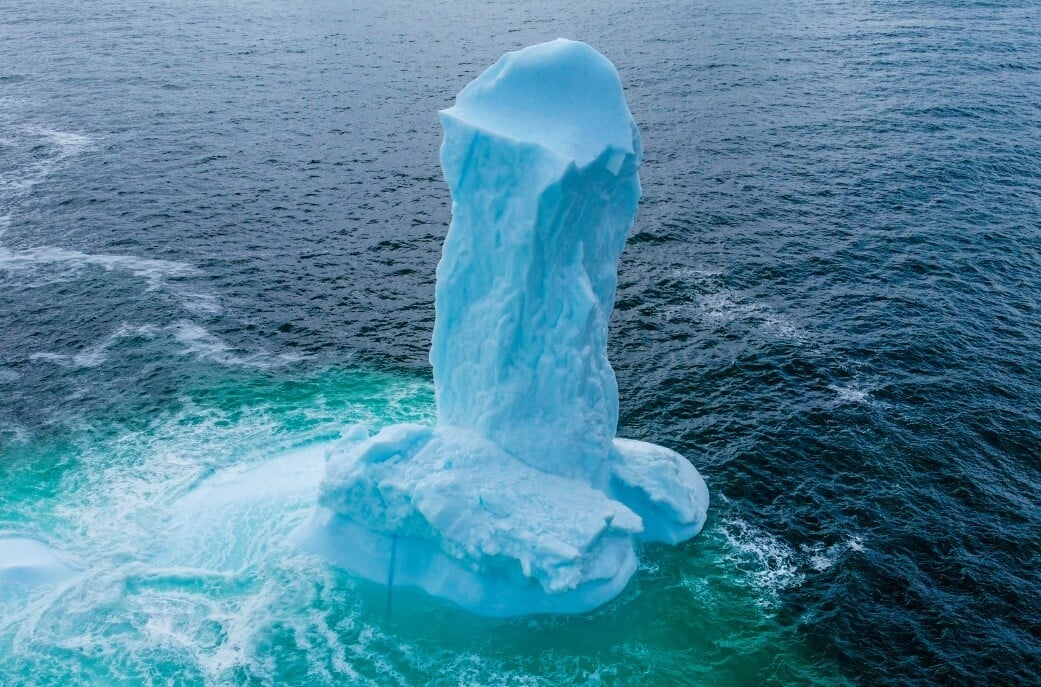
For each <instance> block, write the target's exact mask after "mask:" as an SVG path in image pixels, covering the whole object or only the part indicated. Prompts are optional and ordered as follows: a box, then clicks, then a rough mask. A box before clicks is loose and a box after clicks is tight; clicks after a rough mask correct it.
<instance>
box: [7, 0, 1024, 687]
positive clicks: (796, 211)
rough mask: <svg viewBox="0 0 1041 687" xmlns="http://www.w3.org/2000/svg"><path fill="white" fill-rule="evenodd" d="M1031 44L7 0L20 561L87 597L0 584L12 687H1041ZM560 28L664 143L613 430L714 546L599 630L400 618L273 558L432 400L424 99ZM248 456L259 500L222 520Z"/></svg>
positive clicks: (342, 9)
mask: <svg viewBox="0 0 1041 687" xmlns="http://www.w3.org/2000/svg"><path fill="white" fill-rule="evenodd" d="M1039 26H1041V5H1038V4H1037V3H1036V2H956V1H953V0H951V1H947V2H939V1H936V2H911V3H908V2H895V1H884V2H875V3H860V2H855V1H852V0H836V1H826V2H821V3H810V2H806V1H805V0H785V1H784V2H780V3H764V2H749V1H747V0H738V1H737V2H718V1H716V0H710V1H709V2H708V3H698V4H691V3H686V2H667V3H666V2H655V3H633V4H629V3H624V2H623V3H610V4H609V5H608V4H606V3H604V4H601V3H558V2H550V1H536V2H532V3H527V4H525V5H524V6H523V7H514V6H510V5H507V4H505V3H496V2H486V3H481V4H480V5H479V6H472V5H469V4H467V3H446V2H441V1H440V0H438V1H435V2H432V3H415V2H405V1H399V2H391V3H374V4H371V5H363V6H356V5H352V4H347V3H340V2H323V1H321V0H318V1H315V2H298V3H281V2H277V3H276V2H266V1H261V2H244V1H239V0H228V1H218V0H202V1H196V0H189V1H186V2H173V1H165V0H160V1H156V2H147V3H146V2H140V3H131V2H115V1H114V0H100V1H97V2H90V3H87V2H82V1H80V0H73V1H72V2H66V3H61V4H52V3H42V2H26V3H14V2H7V3H3V4H0V313H2V314H0V318H2V319H0V326H2V334H3V335H2V336H0V398H2V402H0V536H15V535H17V536H29V537H35V538H38V539H42V540H46V541H49V542H51V543H52V545H53V546H54V547H55V548H56V549H57V550H58V551H59V552H60V554H61V556H62V557H63V558H64V560H66V561H67V562H68V563H69V564H71V565H73V566H75V567H77V568H78V569H80V570H81V571H83V572H82V574H81V575H80V576H78V577H77V578H75V580H74V581H73V582H71V583H68V584H66V585H64V586H60V587H58V588H55V589H52V590H50V591H48V592H46V593H43V594H40V595H36V596H32V597H31V598H26V597H24V596H19V597H15V598H13V599H12V598H2V596H3V595H0V675H2V676H4V681H3V682H4V684H13V685H77V684H82V685H97V684H106V685H144V684H156V685H158V684H163V685H165V684H175V685H194V684H213V685H223V684H235V685H241V684H257V685H262V684H300V685H304V684H307V685H322V684H379V685H383V684H402V685H425V684H443V685H457V684H482V685H484V684H510V685H517V684H520V685H536V684H538V685H543V684H544V685H551V684H631V685H652V684H653V685H688V684H706V685H746V684H806V683H819V684H857V683H863V684H982V683H987V684H1031V683H1037V682H1038V681H1041V631H1039V629H1038V628H1041V594H1039V589H1041V579H1039V577H1041V573H1039V572H1038V571H1039V569H1041V535H1039V530H1041V505H1039V497H1038V494H1039V492H1041V472H1039V466H1041V381H1039V378H1041V375H1039V372H1038V370H1041V276H1039V275H1041V33H1039V29H1038V27H1039ZM559 35H565V36H569V37H572V38H577V39H582V40H586V41H588V42H590V43H591V44H593V45H594V46H596V47H597V48H599V49H600V50H601V51H602V52H604V53H605V54H606V55H607V56H608V57H610V58H611V59H612V60H613V61H614V62H615V63H616V64H617V65H618V66H619V69H620V71H621V74H622V77H623V81H624V83H625V86H626V89H627V93H628V96H629V100H630V103H631V107H632V110H633V113H634V116H635V118H636V120H637V121H638V122H639V123H640V126H641V129H642V132H643V138H644V146H645V149H646V159H645V164H644V167H643V172H642V178H643V182H644V188H645V197H644V200H643V201H642V203H641V207H640V211H639V214H638V218H637V224H636V227H635V228H634V231H633V234H632V236H631V239H630V242H629V245H628V247H627V249H626V252H625V254H624V256H623V262H622V266H621V275H620V276H621V279H620V289H619V299H618V307H617V310H616V312H615V316H614V320H613V330H612V339H611V355H612V361H613V362H614V365H615V369H616V371H617V372H618V377H619V387H620V389H621V392H622V398H621V404H622V425H623V426H622V429H621V433H622V434H624V435H627V436H631V437H635V438H643V439H648V440H653V441H657V442H659V443H663V444H665V445H668V446H671V447H673V448H676V449H678V450H680V451H682V452H683V453H685V454H686V455H688V456H689V457H690V458H691V459H692V460H693V461H694V462H695V464H696V465H697V466H698V468H699V469H700V470H701V471H702V473H703V474H704V475H705V477H706V480H707V481H708V483H709V485H710V489H711V490H712V495H713V499H714V500H713V510H712V513H711V517H710V521H709V524H708V526H707V527H706V530H705V532H704V533H703V534H701V535H700V536H699V537H698V538H697V539H695V540H694V541H693V542H690V543H688V544H686V545H683V546H680V547H678V548H676V549H672V548H667V547H663V548H653V549H649V550H648V551H645V552H644V556H643V567H642V568H641V570H640V572H639V574H638V576H637V577H636V579H635V580H634V581H633V583H632V585H631V586H630V587H629V588H628V589H627V590H626V592H625V593H624V594H623V595H622V597H621V598H619V599H618V600H617V601H615V602H614V603H612V604H609V605H608V606H606V607H604V608H603V609H601V610H600V611H597V612H596V613H593V614H590V615H587V616H580V617H574V618H538V619H524V620H517V621H486V620H479V619H474V618H471V617H469V616H467V615H465V614H462V613H460V612H457V611H455V610H453V609H452V608H449V607H447V606H444V605H442V604H440V603H438V602H434V601H431V600H428V599H425V598H423V597H421V596H420V595H418V594H414V593H409V592H407V591H404V590H399V592H398V593H397V596H395V598H394V599H393V605H392V609H391V613H390V615H389V617H388V615H387V606H386V601H387V600H386V598H385V597H384V595H383V592H382V591H381V590H379V589H375V588H371V587H369V586H367V585H366V584H363V583H359V582H357V581H355V580H353V579H352V578H351V577H350V576H349V575H346V574H345V573H342V572H340V571H338V570H336V569H333V568H330V567H328V566H326V565H324V564H322V563H320V562H318V561H316V560H314V559H312V558H310V557H307V556H303V555H301V554H299V553H297V552H296V551H295V550H294V549H293V548H292V547H291V546H290V545H288V544H287V543H286V542H285V540H284V535H285V533H286V532H287V531H288V530H289V529H290V528H291V527H292V525H293V524H295V523H296V522H299V520H300V519H301V518H302V517H304V515H305V514H306V512H307V509H308V508H309V507H310V504H311V501H312V499H313V494H312V493H310V486H309V485H310V484H311V483H312V481H313V479H314V473H313V471H314V470H316V469H320V455H319V454H320V452H321V445H322V444H323V442H325V441H328V440H329V439H331V438H332V437H334V436H335V435H336V433H337V431H338V428H339V427H340V426H341V425H343V424H344V423H347V422H352V421H358V420H364V421H368V422H371V423H373V424H376V425H379V424H382V423H387V422H392V421H400V420H406V419H412V420H419V421H424V420H429V419H430V418H431V416H432V412H433V407H432V394H431V389H430V386H429V381H428V380H429V370H428V368H427V367H426V351H427V347H428V343H429V337H430V329H431V326H432V323H433V308H432V299H433V270H434V266H435V264H436V261H437V259H438V256H439V250H440V242H441V239H442V238H443V236H444V233H445V231H446V229H447V222H448V220H449V207H448V194H447V190H446V189H445V187H444V185H443V183H442V181H441V179H440V172H439V168H438V164H437V146H438V145H439V142H440V133H439V128H438V123H437V119H436V116H435V112H436V110H437V109H438V108H441V107H445V106H447V105H448V104H450V102H451V99H452V97H453V96H454V94H455V92H456V91H458V90H459V88H461V87H462V86H463V85H465V83H466V82H468V81H469V80H470V79H471V78H472V77H473V76H474V75H476V74H477V73H478V72H479V71H480V70H481V69H483V68H484V66H486V65H488V64H490V63H491V62H492V61H493V60H494V59H496V58H497V57H498V56H499V55H500V54H501V53H502V52H503V51H504V50H507V49H512V48H516V47H520V46H523V45H527V44H531V43H534V42H538V41H541V40H546V39H551V38H555V37H557V36H559ZM229 470H230V471H231V472H228V471H229ZM231 476H238V477H243V476H245V477H246V478H248V479H249V480H251V481H250V483H251V484H256V485H257V487H256V489H257V494H256V495H255V498H251V499H249V500H248V501H239V502H223V503H219V504H216V505H215V504H212V503H208V501H207V498H206V496H207V493H208V492H207V490H208V489H210V488H212V485H213V484H214V483H220V482H221V480H228V479H230V478H231ZM276 484H277V485H278V488H277V489H274V487H273V486H272V485H276ZM273 489H274V491H272V490H273ZM276 492H277V494H278V497H277V498H275V497H274V496H272V494H273V493H276ZM246 502H248V503H250V505H249V507H246V506H244V505H243V503H246Z"/></svg>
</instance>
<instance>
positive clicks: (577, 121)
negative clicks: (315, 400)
mask: <svg viewBox="0 0 1041 687" xmlns="http://www.w3.org/2000/svg"><path fill="white" fill-rule="evenodd" d="M441 122H442V125H443V127H444V143H443V144H442V146H441V164H442V167H443V169H444V174H445V180H446V181H447V183H448V186H449V189H450V191H451V194H452V224H451V227H450V228H449V232H448V236H447V237H446V239H445V243H444V248H443V255H442V258H441V262H440V263H439V265H438V268H437V288H436V293H435V309H436V319H435V325H434V335H433V342H432V346H431V349H430V361H431V364H432V365H433V369H434V385H435V394H436V401H437V425H436V427H432V428H431V427H424V426H420V425H395V426H392V427H387V428H384V429H382V431H379V432H378V433H376V434H375V435H372V436H370V435H369V433H368V431H367V429H365V428H360V427H351V428H348V429H347V430H345V432H344V435H343V438H342V439H341V441H340V442H339V443H338V445H337V446H336V447H335V448H333V449H332V450H331V451H330V454H329V457H328V461H327V464H326V474H325V477H324V479H323V481H322V484H321V487H320V493H319V499H318V507H317V509H316V511H315V513H314V515H313V517H312V518H311V520H310V521H309V522H307V523H305V524H304V525H302V526H301V527H300V528H299V529H298V530H297V532H296V533H295V539H296V541H297V542H298V543H299V544H300V546H301V547H303V548H304V549H306V550H309V551H313V552H315V553H319V554H321V555H323V556H325V557H326V558H328V559H330V560H332V561H334V562H336V563H338V564H340V565H343V566H345V567H347V568H348V569H350V570H353V571H354V572H356V573H358V574H360V575H362V576H364V577H367V578H369V579H372V580H375V581H377V582H380V583H384V584H401V585H413V586H417V587H420V588H422V589H424V590H426V591H427V592H429V593H430V594H433V595H435V596H439V597H442V598H445V599H448V600H450V601H452V602H454V603H457V604H459V605H460V606H462V607H464V608H467V609H469V610H471V611H473V612H476V613H480V614H484V615H491V616H516V615H526V614H530V613H577V612H583V611H586V610H589V609H592V608H595V607H597V606H599V605H601V604H603V603H605V602H606V601H608V600H610V599H612V598H613V597H614V596H616V595H617V594H618V593H619V592H620V591H621V590H622V589H623V588H624V587H625V585H626V583H627V582H628V580H629V578H630V577H631V576H632V574H633V572H634V571H635V570H636V567H637V557H636V549H635V544H636V543H637V542H639V541H662V542H668V543H677V542H679V541H683V540H686V539H688V538H690V537H692V536H694V535H695V534H696V533H697V532H698V531H699V530H700V529H701V527H702V525H703V524H704V522H705V514H706V511H707V509H708V500H709V499H708V490H707V489H706V486H705V483H704V481H703V480H702V478H701V476H700V475H699V474H698V472H697V470H696V469H695V468H694V467H693V466H692V465H691V464H690V463H689V462H688V461H687V460H686V459H685V458H683V457H682V456H680V455H679V454H677V453H675V452H674V451H671V450H669V449H666V448H663V447H660V446H656V445H653V444H648V443H644V442H638V441H632V440H627V439H620V438H616V437H615V432H616V428H617V422H618V388H617V382H616V380H615V376H614V371H613V370H612V369H611V365H610V363H609V362H608V359H607V325H608V319H609V318H610V315H611V311H612V309H613V307H614V297H615V288H616V284H617V268H618V260H619V257H620V255H621V252H622V248H623V247H624V245H625V239H626V236H627V234H628V232H629V229H630V228H631V227H632V223H633V217H634V215H635V212H636V205H637V202H638V200H639V197H640V181H639V175H638V168H639V163H640V156H641V148H640V136H639V132H638V131H637V128H636V125H635V123H634V122H633V119H632V115H631V114H630V112H629V108H628V106H627V104H626V101H625V95H624V93H623V91H622V85H621V81H620V79H619V76H618V72H617V71H616V70H615V68H614V66H613V65H612V64H611V63H610V61H608V60H607V59H606V58H605V57H604V56H602V55H601V54H599V53H598V52H597V51H596V50H594V49H593V48H591V47H589V46H588V45H586V44H584V43H580V42H575V41H570V40H564V39H559V40H556V41H552V42H549V43H543V44H540V45H534V46H531V47H529V48H525V49H523V50H519V51H517V52H511V53H507V54H506V55H504V56H503V57H502V58H501V59H500V60H499V61H498V62H496V63H495V64H494V65H493V66H492V67H491V68H489V69H488V70H486V71H485V72H484V73H483V74H481V75H480V76H479V77H478V78H477V79H475V80H474V81H473V82H472V83H470V84H469V85H468V86H467V87H466V88H464V89H463V90H462V91H461V92H460V93H459V95H458V96H457V98H456V104H455V106H454V107H451V108H449V109H447V110H445V111H443V112H442V113H441Z"/></svg>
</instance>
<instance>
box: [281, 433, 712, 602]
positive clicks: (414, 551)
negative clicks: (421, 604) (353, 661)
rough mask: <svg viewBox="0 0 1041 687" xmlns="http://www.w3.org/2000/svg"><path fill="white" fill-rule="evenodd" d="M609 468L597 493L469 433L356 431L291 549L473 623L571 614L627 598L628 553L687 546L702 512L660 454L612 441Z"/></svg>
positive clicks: (694, 480) (686, 469)
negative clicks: (420, 593)
mask: <svg viewBox="0 0 1041 687" xmlns="http://www.w3.org/2000/svg"><path fill="white" fill-rule="evenodd" d="M608 466H609V472H608V474H605V475H604V479H603V480H602V482H603V489H598V488H595V487H594V486H590V485H588V484H586V483H584V482H583V481H580V480H576V479H569V478H566V477H562V476H558V475H552V474H549V473H545V472H542V471H539V470H536V469H534V468H532V467H530V466H528V465H526V464H524V463H522V462H520V461H519V460H518V459H517V458H515V457H513V456H511V455H510V454H509V453H507V452H505V451H504V450H502V449H501V448H499V447H498V446H496V445H495V444H493V443H491V442H489V441H487V440H485V439H483V438H481V437H480V436H479V435H477V434H474V433H472V432H469V431H467V430H462V429H459V428H453V427H441V428H438V429H436V430H434V429H432V428H429V427H424V426H420V425H395V426H392V427H388V428H385V429H384V430H383V431H381V432H380V433H379V434H377V435H375V436H373V437H368V436H367V433H366V432H364V430H362V429H361V428H357V427H354V428H351V429H350V430H348V431H347V432H346V433H345V436H344V439H343V440H342V441H341V442H340V443H339V444H338V445H337V446H336V447H335V448H334V449H332V451H331V453H330V456H329V462H328V464H327V470H326V477H325V480H324V481H323V483H322V488H321V494H320V497H319V508H318V509H317V511H316V512H315V514H314V516H313V517H312V518H311V520H310V521H308V522H307V523H305V524H304V525H303V526H301V527H300V528H299V529H298V530H297V531H296V532H295V533H294V539H295V540H296V541H297V543H298V544H299V545H300V546H301V548H303V549H305V550H308V551H311V552H313V553H318V554H321V555H323V556H325V557H326V558H328V559H330V560H332V561H333V562H336V563H338V564H340V565H343V566H344V567H346V568H348V569H350V570H352V571H354V572H355V573H357V574H359V575H361V576H363V577H366V578H368V579H371V580H373V581H375V582H378V583H381V584H396V585H406V586H416V587H420V588H421V589H424V590H425V591H427V592H428V593H430V594H432V595H435V596H439V597H442V598H446V599H449V600H450V601H453V602H455V603H457V604H458V605H460V606H462V607H464V608H466V609H468V610H471V611H474V612H476V613H481V614H484V615H491V616H511V615H525V614H530V613H541V612H555V613H561V612H563V613H577V612H583V611H586V610H590V609H592V608H595V607H597V606H599V605H601V604H603V603H605V602H606V601H608V600H610V599H611V598H613V597H614V596H616V595H617V594H618V593H619V592H620V591H621V590H622V588H624V587H625V584H626V583H627V582H628V580H629V578H630V577H631V576H632V574H633V572H634V571H635V570H636V566H637V558H636V552H635V550H634V544H635V542H636V541H639V540H651V541H666V542H670V543H674V542H676V541H680V540H683V539H686V538H688V537H690V536H693V534H694V533H696V532H697V531H698V530H700V528H701V526H702V525H703V523H704V520H705V511H706V509H707V506H708V493H707V490H706V489H705V485H704V482H703V481H702V479H701V476H700V475H699V474H698V473H697V470H695V469H694V468H693V467H692V466H691V465H690V464H689V463H688V462H687V461H686V460H685V459H684V458H683V457H682V456H680V455H679V454H677V453H675V452H672V451H669V450H668V449H664V448H662V447H659V446H654V445H652V444H646V443H643V442H635V441H629V440H616V441H615V445H614V450H613V451H612V452H611V457H610V459H609V461H608ZM676 480H679V483H675V482H676Z"/></svg>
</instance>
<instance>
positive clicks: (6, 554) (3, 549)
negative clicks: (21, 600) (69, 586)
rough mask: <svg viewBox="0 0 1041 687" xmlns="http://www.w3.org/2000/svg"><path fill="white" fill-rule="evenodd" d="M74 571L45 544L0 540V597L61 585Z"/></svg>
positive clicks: (13, 538)
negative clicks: (31, 589) (35, 588)
mask: <svg viewBox="0 0 1041 687" xmlns="http://www.w3.org/2000/svg"><path fill="white" fill-rule="evenodd" d="M74 574H75V571H74V570H73V569H72V568H71V567H69V566H68V565H66V564H65V563H63V562H61V561H60V560H59V559H58V557H57V556H56V555H54V552H53V551H52V550H51V548H50V547H49V546H47V544H44V543H43V542H41V541H37V540H36V539H29V538H26V537H4V538H0V598H2V597H3V596H5V595H7V594H10V593H13V592H16V591H18V590H19V589H28V588H31V587H39V586H45V585H52V584H57V583H59V582H62V581H63V580H66V579H68V578H70V577H72V576H73V575H74Z"/></svg>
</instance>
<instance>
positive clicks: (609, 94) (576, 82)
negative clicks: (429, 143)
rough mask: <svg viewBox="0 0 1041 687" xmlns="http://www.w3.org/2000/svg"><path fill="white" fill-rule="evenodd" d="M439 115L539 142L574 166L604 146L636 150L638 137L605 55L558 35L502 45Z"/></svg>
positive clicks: (520, 139) (500, 134)
mask: <svg viewBox="0 0 1041 687" xmlns="http://www.w3.org/2000/svg"><path fill="white" fill-rule="evenodd" d="M441 114H442V117H443V118H448V119H455V120H458V121H459V122H460V123H464V124H467V125H469V126H473V127H477V128H480V129H484V130H485V131H487V132H490V133H494V134H497V135H499V136H503V137H506V138H512V139H515V140H517V141H522V142H526V143H533V144H536V145H540V146H543V147H545V148H548V149H549V150H552V151H553V152H555V153H557V154H559V155H560V156H562V157H563V158H565V159H567V160H568V161H573V162H574V163H575V164H576V165H578V166H579V167H584V166H585V165H587V164H589V163H590V162H592V161H593V160H595V159H596V158H597V157H599V156H600V155H602V154H603V153H604V152H605V151H606V150H609V149H610V150H614V151H618V152H621V153H629V154H633V155H635V156H636V157H639V136H638V135H637V134H636V126H635V124H633V120H632V115H631V114H630V113H629V106H628V105H627V104H626V102H625V94H624V93H623V92H622V82H621V80H620V79H619V77H618V71H617V70H616V69H615V68H614V65H613V64H611V62H610V60H608V59H607V58H606V57H604V56H603V55H601V54H600V53H598V52H597V51H596V50H594V49H593V48H591V47H589V46H588V45H586V44H585V43H581V42H578V41H572V40H568V39H566V38H558V39H557V40H555V41H550V42H548V43H541V44H539V45H533V46H531V47H528V48H524V49H523V50H517V51H515V52H509V53H506V54H505V55H503V56H502V57H501V58H500V59H499V61H498V62H496V63H495V64H494V65H493V66H492V67H490V68H489V69H487V70H486V71H485V72H484V73H483V74H481V75H480V76H479V77H477V78H476V79H474V80H473V81H472V82H471V83H470V84H469V85H468V86H467V87H466V88H464V89H463V90H462V91H460V92H459V95H458V96H456V103H455V105H454V106H453V107H450V108H448V109H447V110H443V111H442V113H441Z"/></svg>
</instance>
